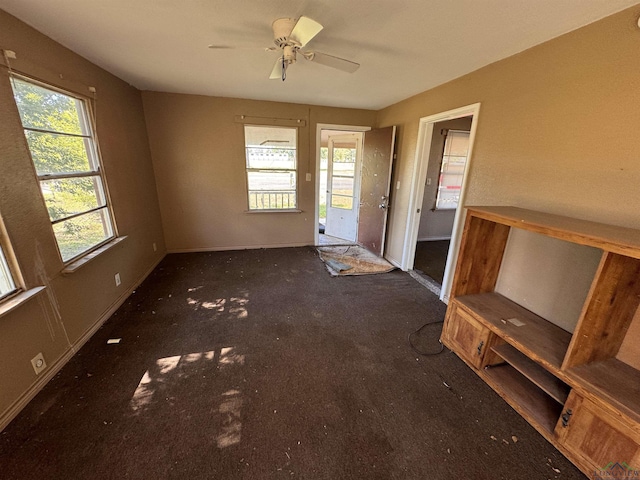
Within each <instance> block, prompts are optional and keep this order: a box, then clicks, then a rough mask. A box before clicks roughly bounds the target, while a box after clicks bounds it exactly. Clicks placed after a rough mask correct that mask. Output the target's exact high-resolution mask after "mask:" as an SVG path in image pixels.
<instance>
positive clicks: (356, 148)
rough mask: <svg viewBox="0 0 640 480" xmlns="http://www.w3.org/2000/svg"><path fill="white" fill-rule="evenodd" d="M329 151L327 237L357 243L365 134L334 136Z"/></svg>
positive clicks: (331, 137)
mask: <svg viewBox="0 0 640 480" xmlns="http://www.w3.org/2000/svg"><path fill="white" fill-rule="evenodd" d="M328 150H329V152H328V165H327V220H326V225H325V234H326V235H330V236H332V237H338V238H342V239H344V240H348V241H350V242H355V241H356V234H357V231H358V209H359V199H360V164H361V156H362V134H361V133H353V134H347V135H344V134H343V135H331V136H330V137H329V144H328Z"/></svg>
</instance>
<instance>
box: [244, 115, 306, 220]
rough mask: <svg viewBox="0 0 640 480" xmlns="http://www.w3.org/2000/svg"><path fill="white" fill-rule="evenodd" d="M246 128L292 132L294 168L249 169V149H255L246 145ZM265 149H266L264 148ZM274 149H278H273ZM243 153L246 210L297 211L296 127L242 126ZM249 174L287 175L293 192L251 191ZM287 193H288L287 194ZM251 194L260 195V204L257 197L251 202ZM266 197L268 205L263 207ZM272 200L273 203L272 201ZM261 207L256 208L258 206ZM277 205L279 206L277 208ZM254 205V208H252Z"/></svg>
mask: <svg viewBox="0 0 640 480" xmlns="http://www.w3.org/2000/svg"><path fill="white" fill-rule="evenodd" d="M247 128H273V129H281V130H292V131H293V132H294V133H295V137H296V142H295V147H294V148H293V149H292V150H293V152H294V167H293V168H283V167H273V168H271V167H262V168H252V167H250V162H249V155H250V151H249V149H250V148H251V149H254V148H256V147H250V146H249V145H247ZM265 148H266V147H265ZM275 148H276V149H277V148H279V147H275ZM244 151H245V171H246V173H245V178H246V181H247V208H248V211H249V212H287V211H288V212H291V211H294V212H295V211H298V210H297V209H298V129H297V127H284V126H268V127H265V126H264V125H250V124H246V125H244ZM250 173H289V174H290V175H291V176H292V178H294V181H295V188H294V189H293V190H287V191H284V190H272V191H269V190H251V189H250V180H249V175H250ZM287 192H288V193H287ZM252 194H255V195H259V194H262V202H258V200H257V197H256V200H255V202H254V201H252ZM265 194H266V195H268V197H267V198H268V204H267V206H264V205H265V199H264V198H265V197H264V195H265ZM285 194H287V202H286V203H287V205H286V206H284V203H285V202H284V195H285ZM278 195H280V202H279V201H278ZM291 195H293V202H291ZM272 199H273V201H272ZM260 203H261V204H262V205H263V206H262V207H260V206H258V205H259V204H260ZM278 203H279V204H280V205H281V206H278ZM252 205H255V206H252Z"/></svg>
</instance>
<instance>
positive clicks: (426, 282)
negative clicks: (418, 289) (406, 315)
mask: <svg viewBox="0 0 640 480" xmlns="http://www.w3.org/2000/svg"><path fill="white" fill-rule="evenodd" d="M408 273H409V275H411V276H412V277H413V279H414V280H415V281H416V282H418V283H419V284H420V285H422V286H423V287H425V288H426V289H427V290H429V291H430V292H431V293H433V294H434V295H437V296H438V297H439V296H440V292H441V291H442V285H440V284H439V283H438V282H436V281H435V280H434V279H433V278H431V277H427V276H426V275H421V274H419V273H418V272H416V271H415V270H409V271H408Z"/></svg>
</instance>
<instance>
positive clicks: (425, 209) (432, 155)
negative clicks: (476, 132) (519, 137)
mask: <svg viewBox="0 0 640 480" xmlns="http://www.w3.org/2000/svg"><path fill="white" fill-rule="evenodd" d="M471 121H472V117H471V116H468V117H462V118H456V119H454V120H445V121H442V122H436V123H435V124H434V126H433V134H432V136H431V145H430V147H429V151H428V155H429V159H428V165H427V178H426V181H425V186H424V195H423V199H422V208H421V211H420V222H419V223H420V224H419V227H418V239H417V242H416V250H415V257H414V263H413V271H414V272H416V273H417V274H419V275H421V276H422V277H423V278H424V280H425V281H427V282H434V284H435V285H437V287H442V281H443V279H444V271H445V267H446V262H447V256H448V253H449V246H450V244H451V234H452V232H453V221H454V219H455V214H456V210H457V208H458V205H459V201H460V191H461V189H462V183H463V179H464V172H465V167H466V163H467V157H468V153H469V136H470V131H471Z"/></svg>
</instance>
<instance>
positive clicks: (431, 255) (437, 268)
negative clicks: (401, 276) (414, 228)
mask: <svg viewBox="0 0 640 480" xmlns="http://www.w3.org/2000/svg"><path fill="white" fill-rule="evenodd" d="M449 243H450V241H449V240H435V241H428V242H418V243H417V244H416V256H415V260H414V262H413V269H414V270H417V271H418V272H419V273H423V274H424V275H426V276H428V277H431V278H432V279H434V280H435V281H436V282H438V283H439V284H440V285H442V279H443V277H444V269H445V266H446V264H447V253H448V252H449Z"/></svg>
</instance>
